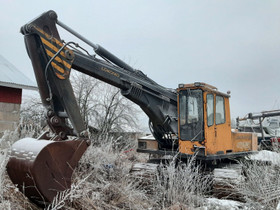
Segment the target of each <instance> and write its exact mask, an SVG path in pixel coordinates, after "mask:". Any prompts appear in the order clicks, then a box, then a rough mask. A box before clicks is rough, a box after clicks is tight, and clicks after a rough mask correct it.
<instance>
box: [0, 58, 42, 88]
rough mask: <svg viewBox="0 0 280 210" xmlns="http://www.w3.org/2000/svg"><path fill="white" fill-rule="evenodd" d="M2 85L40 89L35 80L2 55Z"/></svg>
mask: <svg viewBox="0 0 280 210" xmlns="http://www.w3.org/2000/svg"><path fill="white" fill-rule="evenodd" d="M0 85H1V86H5V87H11V88H19V89H29V90H38V88H37V85H36V83H35V82H33V81H32V80H30V79H29V78H28V77H26V76H25V75H24V74H23V73H22V72H21V71H19V70H18V69H17V68H16V67H15V66H14V65H13V64H11V63H10V62H9V61H8V60H6V59H5V58H4V57H3V56H1V55H0Z"/></svg>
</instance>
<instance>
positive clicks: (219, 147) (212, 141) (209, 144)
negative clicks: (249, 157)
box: [178, 84, 257, 156]
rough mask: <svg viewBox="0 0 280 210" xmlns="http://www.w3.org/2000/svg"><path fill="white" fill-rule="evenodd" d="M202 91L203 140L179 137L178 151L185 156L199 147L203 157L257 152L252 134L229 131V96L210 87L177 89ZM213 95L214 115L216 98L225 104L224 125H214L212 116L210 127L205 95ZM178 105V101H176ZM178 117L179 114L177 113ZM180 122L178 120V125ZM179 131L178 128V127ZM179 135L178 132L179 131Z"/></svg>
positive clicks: (187, 86)
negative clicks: (184, 139) (222, 99)
mask: <svg viewBox="0 0 280 210" xmlns="http://www.w3.org/2000/svg"><path fill="white" fill-rule="evenodd" d="M187 88H191V89H202V90H203V101H204V103H203V104H204V105H203V109H204V111H203V113H204V116H203V118H204V137H205V138H204V140H203V141H202V142H198V141H193V142H191V141H189V140H187V141H183V140H181V139H180V136H179V151H180V152H181V153H185V154H191V155H192V154H194V152H195V148H197V147H201V148H205V155H206V156H211V155H217V154H227V153H230V154H232V153H238V152H248V151H256V150H257V138H256V136H255V135H254V134H252V133H240V132H236V131H235V132H232V131H231V118H230V106H229V96H227V95H226V94H223V93H220V92H218V91H217V89H213V88H211V87H210V86H206V87H196V86H195V85H193V84H190V85H185V86H184V87H183V88H181V89H179V90H178V91H180V90H182V89H187ZM207 94H213V95H214V113H215V111H216V110H215V107H216V96H222V97H223V98H224V104H225V123H223V124H216V119H215V118H216V116H215V114H214V124H213V125H212V126H208V125H207V104H206V95H207ZM178 104H179V100H178ZM178 107H179V106H178ZM178 116H180V115H179V113H178ZM179 122H180V120H178V123H179ZM178 127H179V129H180V126H178ZM179 134H180V130H179Z"/></svg>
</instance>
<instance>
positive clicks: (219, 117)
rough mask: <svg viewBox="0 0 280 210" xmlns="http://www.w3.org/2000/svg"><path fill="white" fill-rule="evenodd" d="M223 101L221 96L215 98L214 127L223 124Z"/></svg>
mask: <svg viewBox="0 0 280 210" xmlns="http://www.w3.org/2000/svg"><path fill="white" fill-rule="evenodd" d="M225 119H226V118H225V100H224V97H222V96H216V125H219V124H223V123H225V121H226V120H225Z"/></svg>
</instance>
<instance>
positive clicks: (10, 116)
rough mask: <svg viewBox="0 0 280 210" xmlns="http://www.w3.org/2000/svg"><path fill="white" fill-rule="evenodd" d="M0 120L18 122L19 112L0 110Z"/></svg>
mask: <svg viewBox="0 0 280 210" xmlns="http://www.w3.org/2000/svg"><path fill="white" fill-rule="evenodd" d="M0 120H1V121H7V122H19V112H16V111H13V112H1V111H0Z"/></svg>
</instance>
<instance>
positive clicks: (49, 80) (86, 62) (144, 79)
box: [7, 10, 257, 204]
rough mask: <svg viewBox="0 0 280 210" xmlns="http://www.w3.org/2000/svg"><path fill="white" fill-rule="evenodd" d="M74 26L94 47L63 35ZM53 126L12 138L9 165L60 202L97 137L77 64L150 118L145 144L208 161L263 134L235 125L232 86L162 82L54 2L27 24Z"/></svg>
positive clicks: (37, 192)
mask: <svg viewBox="0 0 280 210" xmlns="http://www.w3.org/2000/svg"><path fill="white" fill-rule="evenodd" d="M57 26H60V28H59V29H60V30H66V31H67V32H69V33H71V34H72V35H74V36H76V37H77V38H78V39H79V40H81V41H82V42H84V43H86V44H87V45H89V46H90V47H91V48H93V50H94V52H95V54H94V55H91V54H89V53H88V51H86V50H85V49H84V48H82V47H81V46H80V45H79V44H77V43H75V42H72V41H69V42H65V41H63V40H62V39H61V37H60V35H59V32H58V28H57ZM20 31H21V33H22V34H23V35H24V41H25V46H26V50H27V53H28V55H29V58H30V60H31V62H32V66H33V69H34V73H35V77H36V80H37V84H38V89H39V93H40V97H41V100H42V103H43V105H44V107H45V108H46V121H47V124H48V126H49V128H50V130H51V133H48V132H44V133H43V134H42V135H41V136H39V137H38V139H34V138H24V139H21V140H18V141H17V142H15V143H14V144H13V145H12V148H11V152H10V156H9V161H8V164H7V172H8V175H9V177H10V178H11V180H12V182H13V183H14V184H15V185H17V187H18V188H19V190H20V191H22V192H23V193H24V194H25V195H26V196H27V197H28V198H29V199H31V200H32V201H34V202H36V203H39V204H40V203H41V204H46V203H50V202H52V200H53V199H54V197H55V196H56V195H57V193H58V192H61V191H64V190H66V189H69V188H70V187H71V176H72V173H73V170H74V169H75V167H76V166H77V164H78V162H79V160H80V158H81V157H82V155H83V154H84V152H85V151H86V149H87V148H88V147H89V145H90V143H91V142H93V141H94V139H89V135H88V132H87V128H86V126H85V123H84V122H83V120H82V117H81V114H80V112H79V106H78V104H77V102H76V99H75V96H74V93H73V89H72V86H71V83H70V79H69V76H70V72H71V70H72V69H74V70H76V71H78V72H82V73H84V74H87V75H89V76H91V77H94V78H97V79H99V80H101V81H103V82H105V83H108V84H110V85H112V86H115V87H117V88H119V89H120V90H121V94H122V95H123V96H124V97H126V98H127V99H129V100H131V101H132V102H134V103H135V104H137V105H139V106H140V108H141V109H142V110H143V112H144V113H145V114H146V115H147V116H148V118H149V127H150V130H151V133H152V135H153V137H152V138H140V139H139V140H138V149H137V151H138V152H141V153H148V154H157V155H175V154H178V155H179V156H181V157H182V158H188V157H191V156H193V155H196V158H197V159H198V160H201V161H216V160H225V159H229V158H239V157H244V156H246V155H248V154H251V153H254V152H255V151H256V150H257V136H256V135H255V134H252V133H244V132H238V131H237V130H232V129H231V118H230V107H229V98H230V95H229V94H228V93H222V92H220V91H218V89H217V88H216V87H214V86H212V85H209V84H206V83H202V82H195V83H192V84H179V86H178V88H176V89H169V88H166V87H163V86H161V85H159V84H157V83H156V82H155V81H153V80H152V79H150V78H149V77H148V76H146V75H145V74H144V73H143V72H142V71H140V70H136V69H134V68H133V67H131V66H130V65H128V64H127V63H125V62H124V61H122V60H121V59H119V58H118V57H116V56H115V55H113V54H112V53H111V52H109V51H108V50H106V49H105V48H103V47H102V46H100V45H97V44H94V43H92V42H91V41H89V40H88V39H86V38H85V37H83V36H82V35H80V34H79V33H78V32H76V31H74V30H73V29H72V28H70V27H69V26H67V25H65V24H64V23H63V22H61V21H60V20H58V16H57V14H56V13H55V12H54V11H52V10H50V11H47V12H45V13H43V14H42V15H40V16H39V17H37V18H35V19H34V20H32V21H31V22H29V23H27V24H26V25H24V26H22V27H21V30H20Z"/></svg>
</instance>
